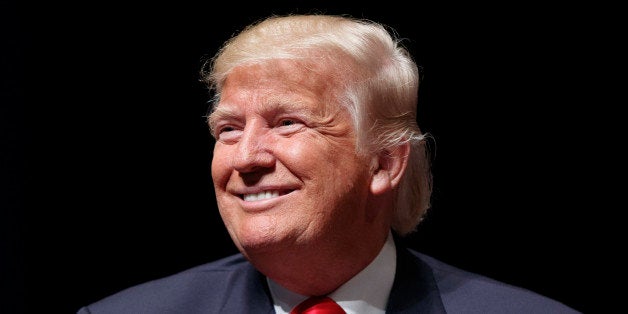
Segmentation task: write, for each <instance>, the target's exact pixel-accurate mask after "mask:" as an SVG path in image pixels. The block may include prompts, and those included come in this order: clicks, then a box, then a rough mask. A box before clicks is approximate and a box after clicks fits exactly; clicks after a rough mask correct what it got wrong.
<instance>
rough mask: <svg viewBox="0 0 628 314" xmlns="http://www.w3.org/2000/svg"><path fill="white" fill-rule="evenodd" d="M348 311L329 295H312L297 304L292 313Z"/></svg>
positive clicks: (315, 313) (318, 313) (336, 313)
mask: <svg viewBox="0 0 628 314" xmlns="http://www.w3.org/2000/svg"><path fill="white" fill-rule="evenodd" d="M345 313H346V312H345V311H344V310H343V309H342V308H341V307H340V305H338V303H336V302H334V300H332V299H330V298H328V297H310V298H309V299H307V300H305V301H303V302H301V303H299V305H297V306H295V307H294V308H293V309H292V311H290V314H345Z"/></svg>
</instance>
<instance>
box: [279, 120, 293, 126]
mask: <svg viewBox="0 0 628 314" xmlns="http://www.w3.org/2000/svg"><path fill="white" fill-rule="evenodd" d="M295 123H297V122H296V121H294V120H288V119H286V120H281V122H279V125H281V126H290V125H293V124H295Z"/></svg>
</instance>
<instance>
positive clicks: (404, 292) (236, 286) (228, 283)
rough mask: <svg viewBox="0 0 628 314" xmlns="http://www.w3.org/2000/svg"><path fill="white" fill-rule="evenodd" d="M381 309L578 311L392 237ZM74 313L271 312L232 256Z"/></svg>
mask: <svg viewBox="0 0 628 314" xmlns="http://www.w3.org/2000/svg"><path fill="white" fill-rule="evenodd" d="M396 245H397V270H396V274H395V280H394V283H393V287H392V290H391V292H390V298H389V300H388V305H387V308H386V313H454V314H455V313H482V314H487V313H500V314H504V313H522V314H523V313H525V314H531V313H578V312H577V311H575V310H573V309H571V308H569V307H567V306H565V305H564V304H562V303H559V302H557V301H555V300H552V299H549V298H547V297H544V296H542V295H539V294H536V293H534V292H532V291H529V290H525V289H522V288H518V287H514V286H511V285H508V284H505V283H502V282H498V281H495V280H492V279H489V278H487V277H484V276H481V275H477V274H473V273H470V272H466V271H463V270H460V269H457V268H455V267H452V266H449V265H447V264H444V263H442V262H440V261H438V260H436V259H433V258H431V257H429V256H426V255H424V254H421V253H418V252H415V251H413V250H409V249H407V248H404V247H403V246H402V245H401V244H400V243H399V241H397V244H396ZM78 313H79V314H87V313H93V314H105V313H107V314H109V313H111V314H114V313H115V314H126V313H129V314H131V313H132V314H149V313H150V314H156V313H159V314H161V313H164V314H165V313H186V314H187V313H190V314H192V313H205V314H207V313H234V314H235V313H264V314H266V313H267V314H272V313H274V308H273V301H272V298H271V295H270V291H269V290H268V286H267V284H266V278H265V277H264V275H262V274H261V273H260V272H258V271H257V270H256V269H255V268H254V267H253V266H252V265H251V264H250V263H249V262H248V261H247V260H246V259H245V258H244V257H243V256H242V255H240V254H237V255H233V256H231V257H227V258H224V259H221V260H218V261H215V262H212V263H208V264H205V265H201V266H197V267H195V268H192V269H189V270H186V271H183V272H180V273H178V274H175V275H172V276H169V277H166V278H161V279H157V280H154V281H150V282H146V283H143V284H140V285H137V286H134V287H131V288H128V289H126V290H123V291H120V292H118V293H117V294H114V295H112V296H109V297H106V298H104V299H102V300H100V301H97V302H95V303H93V304H90V305H88V306H85V307H83V308H81V309H79V311H78Z"/></svg>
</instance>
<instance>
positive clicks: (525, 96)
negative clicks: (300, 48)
mask: <svg viewBox="0 0 628 314" xmlns="http://www.w3.org/2000/svg"><path fill="white" fill-rule="evenodd" d="M87 3H89V4H87ZM0 10H1V12H0V14H1V15H0V17H2V19H1V23H2V24H1V26H2V29H3V32H2V36H3V37H2V42H0V44H1V45H2V51H3V56H2V57H3V59H2V71H3V73H2V74H3V77H2V83H3V85H2V99H1V101H2V105H1V106H0V107H1V110H2V111H0V114H1V116H0V123H1V125H0V131H1V132H2V133H0V136H1V137H0V139H2V143H0V144H1V145H2V146H0V149H1V150H0V152H1V153H2V154H1V157H2V159H1V161H2V165H1V166H2V168H0V170H2V176H1V177H0V180H1V181H0V183H1V184H2V199H0V201H2V203H0V206H2V211H1V212H0V213H1V215H2V216H0V218H1V222H0V227H1V228H2V234H1V235H2V238H0V240H1V241H2V242H1V244H2V247H1V249H2V252H0V253H1V254H2V264H1V266H2V273H1V274H2V279H1V281H2V288H3V289H5V290H6V291H9V293H8V294H6V293H5V294H3V297H5V298H4V300H2V302H3V303H2V304H1V306H2V308H0V312H1V313H5V312H6V313H26V312H28V313H44V312H45V313H52V312H54V313H74V312H75V311H76V310H78V308H79V307H80V306H82V305H85V304H88V303H90V302H93V301H96V300H98V299H100V298H102V297H104V296H107V295H109V294H111V293H114V292H116V291H118V290H121V289H123V288H125V287H128V286H131V285H134V284H138V283H141V282H144V281H147V280H150V279H155V278H159V277H163V276H166V275H169V274H172V273H175V272H178V271H181V270H184V269H186V268H189V267H191V266H194V265H198V264H201V263H205V262H208V261H212V260H215V259H217V258H220V257H223V256H226V255H228V254H231V253H235V252H236V250H235V248H234V247H233V245H232V244H231V240H230V239H229V237H228V235H227V234H226V231H225V229H224V227H223V225H222V222H221V221H220V217H219V216H218V213H217V210H216V208H215V204H214V195H213V191H212V186H211V177H210V174H209V165H210V161H211V147H212V141H211V138H210V136H209V135H208V130H207V127H206V126H205V124H204V122H203V115H204V114H205V112H206V110H207V100H208V94H207V91H206V89H205V87H204V86H203V85H202V84H201V83H200V82H199V80H198V79H199V75H198V71H199V69H200V66H201V64H202V60H203V58H206V57H209V56H211V55H213V54H214V53H215V51H216V50H217V49H218V47H219V45H220V44H221V43H222V42H223V41H224V40H226V39H228V38H229V37H230V36H231V35H232V34H233V33H234V32H236V31H237V30H240V29H242V28H243V27H244V26H245V25H247V24H249V23H251V22H253V21H255V20H257V19H259V18H262V17H265V16H267V15H268V14H271V13H277V14H282V13H289V12H293V13H312V12H321V13H331V14H350V15H352V16H355V17H364V18H369V19H373V20H376V21H379V22H382V23H384V24H386V25H388V26H391V27H392V28H394V29H395V30H396V31H397V33H398V34H399V35H400V36H401V37H403V38H406V40H404V43H405V45H406V46H407V47H408V49H409V50H410V51H411V53H412V54H413V56H414V57H415V58H416V61H417V62H418V64H419V65H420V66H421V68H422V75H423V82H422V85H421V88H420V103H419V124H420V126H421V128H422V129H423V131H425V132H427V133H430V134H432V136H433V137H434V138H435V143H434V145H432V146H433V149H434V158H433V163H434V176H435V190H434V195H433V208H432V209H431V211H430V214H429V216H428V218H427V220H426V221H425V222H424V223H423V224H422V225H421V227H420V229H419V231H418V232H417V233H416V234H414V235H412V236H411V237H410V238H408V239H407V242H408V244H409V245H410V246H412V247H414V248H416V249H419V250H421V251H423V252H425V253H428V254H431V255H433V256H434V257H437V258H439V259H441V260H443V261H445V262H448V263H451V264H453V265H455V266H458V267H460V268H463V269H467V270H471V271H474V272H478V273H482V274H484V275H487V276H489V277H493V278H495V279H498V280H501V281H505V282H508V283H511V284H514V285H518V286H522V287H525V288H528V289H531V290H534V291H536V292H539V293H541V294H544V295H546V296H549V297H551V298H554V299H557V300H559V301H561V302H563V303H566V304H568V305H570V306H572V307H574V308H576V309H578V310H581V311H587V312H588V311H589V310H592V309H593V307H594V306H593V304H594V301H593V300H592V299H591V294H592V293H593V291H592V290H593V289H594V288H593V287H592V286H591V285H589V284H588V282H589V279H591V277H592V276H593V274H592V273H591V271H590V269H591V268H592V267H591V265H590V260H589V259H588V258H587V257H586V256H589V255H590V254H592V251H593V250H594V249H593V247H594V246H595V245H594V241H595V240H594V238H593V233H594V231H592V230H591V228H592V227H591V223H590V221H589V215H588V214H589V211H590V210H591V209H592V207H593V206H594V204H593V203H594V202H593V199H594V196H593V195H591V194H592V192H591V188H590V184H588V183H586V182H587V180H590V179H591V178H590V175H591V172H593V171H594V170H592V169H591V167H590V166H591V163H593V160H594V159H593V157H591V155H590V154H588V153H586V152H587V151H588V150H590V149H591V148H590V144H587V143H590V142H591V141H592V139H591V135H589V134H590V133H589V132H588V130H590V129H591V128H592V126H593V123H594V119H593V117H592V116H591V115H590V112H589V110H590V109H591V108H592V107H594V105H593V104H591V103H590V101H591V98H589V96H588V95H589V93H588V92H589V89H590V87H589V85H588V84H587V81H586V80H581V77H582V75H581V71H582V69H583V68H586V67H587V65H586V64H585V65H583V64H582V63H587V62H588V63H593V64H594V63H595V60H594V59H595V57H594V56H590V55H587V54H585V53H583V51H584V50H583V46H585V47H586V46H591V45H595V42H592V39H591V37H589V35H590V34H589V32H590V28H591V26H592V25H593V23H594V22H592V21H591V20H589V19H587V18H586V13H585V12H586V11H587V9H586V8H582V7H580V8H574V7H571V8H569V7H567V8H565V7H561V8H553V7H548V6H541V5H534V4H532V3H529V2H528V3H525V4H523V3H521V4H517V3H511V4H509V5H498V6H494V5H493V6H488V5H485V6H483V5H478V4H477V3H474V4H470V3H467V4H457V5H454V4H450V3H443V4H441V5H435V4H429V5H428V4H424V3H423V2H419V3H417V4H412V5H410V4H403V3H401V2H399V3H378V4H377V5H371V6H367V5H365V4H346V5H342V4H338V3H336V4H325V3H324V2H316V4H312V2H306V1H292V2H290V4H281V3H277V2H275V3H272V2H264V3H263V4H262V3H260V4H256V5H251V4H247V3H240V2H235V3H220V4H217V3H216V4H214V3H212V2H209V1H206V3H202V4H199V3H194V4H191V3H184V2H163V3H161V4H155V3H152V2H145V3H141V2H135V3H134V4H132V5H130V4H128V3H121V2H120V3H117V2H111V1H106V2H104V1H103V2H93V1H90V2H84V3H78V2H77V3H69V2H66V3H56V2H54V3H52V2H51V3H37V4H35V3H20V4H17V1H3V2H2V7H0ZM578 63H580V65H579V66H576V64H578ZM589 182H590V181H589Z"/></svg>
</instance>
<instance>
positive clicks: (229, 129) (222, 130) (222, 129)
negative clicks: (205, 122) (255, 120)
mask: <svg viewBox="0 0 628 314" xmlns="http://www.w3.org/2000/svg"><path fill="white" fill-rule="evenodd" d="M233 130H234V128H233V127H230V126H226V127H223V128H221V129H220V130H218V133H219V134H220V133H222V132H230V131H233Z"/></svg>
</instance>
